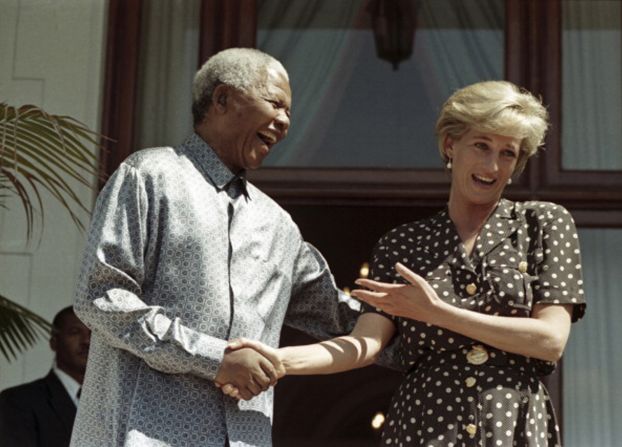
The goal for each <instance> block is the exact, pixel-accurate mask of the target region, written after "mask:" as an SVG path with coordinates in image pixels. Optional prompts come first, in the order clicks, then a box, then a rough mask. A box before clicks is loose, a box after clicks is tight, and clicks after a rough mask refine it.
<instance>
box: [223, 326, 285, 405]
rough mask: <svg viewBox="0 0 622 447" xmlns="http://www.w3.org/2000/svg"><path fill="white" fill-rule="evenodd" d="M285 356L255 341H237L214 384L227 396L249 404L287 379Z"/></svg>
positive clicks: (229, 348)
mask: <svg viewBox="0 0 622 447" xmlns="http://www.w3.org/2000/svg"><path fill="white" fill-rule="evenodd" d="M285 373H286V370H285V366H284V364H283V355H282V353H281V351H280V350H279V349H275V348H272V347H270V346H268V345H265V344H264V343H262V342H260V341H256V340H247V339H245V338H238V339H235V340H231V341H230V342H229V343H228V344H227V349H226V351H225V355H224V357H223V361H222V364H221V365H220V369H219V370H218V373H217V374H216V378H215V380H214V383H215V384H216V386H217V387H218V388H220V389H221V390H222V392H223V393H224V394H226V395H227V396H230V397H233V398H235V399H243V400H250V399H252V398H253V397H255V396H257V395H258V394H260V393H262V392H264V391H266V390H268V388H270V387H271V386H274V385H276V383H277V381H278V380H279V379H280V378H281V377H283V376H285Z"/></svg>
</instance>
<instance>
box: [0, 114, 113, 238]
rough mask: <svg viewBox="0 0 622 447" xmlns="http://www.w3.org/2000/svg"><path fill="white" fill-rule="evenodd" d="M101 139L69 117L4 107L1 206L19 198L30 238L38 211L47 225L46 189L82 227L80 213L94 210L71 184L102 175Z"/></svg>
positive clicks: (1, 117)
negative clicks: (43, 196) (8, 198)
mask: <svg viewBox="0 0 622 447" xmlns="http://www.w3.org/2000/svg"><path fill="white" fill-rule="evenodd" d="M101 138H102V137H101V136H100V135H99V134H97V133H96V132H93V131H92V130H90V129H88V128H87V127H86V126H85V125H84V124H82V123H81V122H79V121H77V120H75V119H74V118H71V117H69V116H62V115H52V114H49V113H47V112H45V111H44V110H42V109H40V108H39V107H36V106H32V105H25V106H21V107H12V106H9V105H7V104H5V103H0V182H1V183H0V203H3V204H5V203H6V196H7V195H9V194H10V195H14V196H16V197H18V198H19V200H20V202H21V204H22V207H23V209H24V212H25V214H26V232H27V237H28V239H29V240H30V238H31V236H32V229H33V224H34V216H35V210H38V211H39V212H40V218H41V223H42V224H43V221H44V210H43V207H42V206H41V205H42V201H41V192H42V190H47V191H48V192H49V193H50V194H51V195H52V196H53V197H54V198H55V199H56V200H57V201H58V202H59V203H60V204H61V205H62V206H63V207H64V208H65V210H67V212H68V213H69V215H70V217H71V219H72V220H73V221H74V223H75V224H76V225H77V226H78V228H80V229H84V225H83V223H82V221H81V220H80V218H79V212H80V211H83V212H86V213H88V212H89V211H90V210H89V209H88V208H87V206H86V205H85V203H84V202H83V201H82V200H81V199H80V196H79V195H78V193H77V192H76V191H75V190H74V188H73V187H72V186H71V184H70V183H69V182H70V181H76V182H77V184H78V185H83V186H85V187H88V188H91V187H92V185H91V181H90V178H91V176H93V175H95V176H97V175H98V169H97V155H96V154H93V152H92V151H91V148H93V147H95V148H101V146H100V144H99V141H100V139H101ZM2 185H5V186H6V187H5V188H3V187H2ZM1 194H4V199H3V196H2V195H1ZM5 207H6V206H5Z"/></svg>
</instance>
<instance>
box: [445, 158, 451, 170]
mask: <svg viewBox="0 0 622 447" xmlns="http://www.w3.org/2000/svg"><path fill="white" fill-rule="evenodd" d="M445 166H446V167H447V169H448V170H450V171H451V166H452V165H451V158H449V159H448V160H447V164H446V165H445Z"/></svg>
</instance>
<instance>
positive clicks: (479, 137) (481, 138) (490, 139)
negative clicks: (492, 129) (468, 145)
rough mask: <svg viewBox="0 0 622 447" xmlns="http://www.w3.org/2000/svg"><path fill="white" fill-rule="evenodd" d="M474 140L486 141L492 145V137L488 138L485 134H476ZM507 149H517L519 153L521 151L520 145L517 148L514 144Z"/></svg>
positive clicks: (507, 146)
mask: <svg viewBox="0 0 622 447" xmlns="http://www.w3.org/2000/svg"><path fill="white" fill-rule="evenodd" d="M473 138H475V139H480V140H486V141H488V142H491V143H492V138H490V137H488V136H486V135H484V134H481V135H480V134H475V135H473ZM505 147H506V148H508V149H515V150H517V151H520V144H519V145H518V147H516V146H514V145H512V144H508V145H506V146H505Z"/></svg>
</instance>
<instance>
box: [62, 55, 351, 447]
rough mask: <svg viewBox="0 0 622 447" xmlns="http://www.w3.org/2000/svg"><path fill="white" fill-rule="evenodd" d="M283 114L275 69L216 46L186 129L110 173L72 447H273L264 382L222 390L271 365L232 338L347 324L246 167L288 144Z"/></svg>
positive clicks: (270, 370) (85, 291)
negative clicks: (178, 140)
mask: <svg viewBox="0 0 622 447" xmlns="http://www.w3.org/2000/svg"><path fill="white" fill-rule="evenodd" d="M290 108H291V90H290V85H289V80H288V76H287V72H286V71H285V69H284V68H283V66H282V65H281V63H280V62H278V61H277V60H276V59H274V58H273V57H271V56H269V55H267V54H265V53H262V52H261V51H258V50H254V49H239V48H238V49H228V50H224V51H222V52H220V53H218V54H216V55H214V56H213V57H211V58H210V59H209V60H208V61H207V62H206V63H205V64H204V65H203V67H201V69H200V70H199V71H198V72H197V74H196V76H195V78H194V82H193V107H192V109H193V110H192V111H193V117H194V130H195V133H194V134H192V135H191V136H190V137H189V138H188V139H187V140H186V141H185V142H184V143H183V144H182V145H180V146H179V147H176V148H171V147H162V148H154V149H148V150H142V151H138V152H136V153H134V154H133V155H131V156H130V157H128V158H127V159H126V160H125V161H124V162H123V163H122V164H121V165H120V167H119V168H118V169H117V171H116V172H115V173H114V174H113V175H112V177H111V178H110V179H109V180H108V182H107V184H106V186H105V187H104V189H103V190H102V191H101V193H100V195H99V197H98V200H97V203H96V206H95V210H94V213H93V217H92V222H91V227H90V230H89V238H88V244H87V248H86V250H85V258H84V263H83V271H82V272H81V278H80V281H79V286H78V290H77V293H76V302H75V306H76V312H77V313H78V315H79V316H80V318H81V319H82V320H83V321H84V322H85V323H86V324H87V325H88V326H89V327H91V328H92V329H93V339H92V347H91V356H90V358H89V367H88V371H87V375H86V378H85V386H84V392H83V394H82V402H81V405H80V409H79V411H78V416H77V419H76V427H75V430H74V434H73V439H72V445H73V446H76V447H83V446H102V447H110V446H124V447H130V446H141V447H143V446H163V445H178V446H184V447H192V446H201V447H212V446H213V447H222V446H224V445H227V444H230V445H232V446H270V445H271V430H272V426H271V419H272V403H273V392H272V390H271V389H270V390H269V391H267V392H266V393H264V394H262V395H260V396H258V397H257V398H254V399H251V400H249V401H248V402H238V401H237V400H235V399H229V398H223V395H222V393H221V392H220V390H218V388H217V386H218V385H219V384H221V383H231V384H233V385H235V386H236V387H238V389H239V390H240V393H241V395H242V396H243V397H244V398H246V399H250V398H252V397H253V396H254V395H256V394H258V393H260V392H261V391H263V390H266V389H267V388H268V387H269V385H270V384H271V383H274V382H275V380H276V379H277V378H278V376H279V375H280V374H281V372H280V371H279V370H278V368H277V367H278V366H279V365H276V366H277V367H275V366H274V365H272V363H271V362H270V361H268V360H267V359H266V358H265V357H264V356H263V355H261V354H259V353H257V352H256V351H254V350H253V349H250V348H249V349H241V350H237V351H226V345H227V341H228V340H229V339H230V338H231V337H240V336H244V337H249V338H254V339H258V340H261V341H262V342H265V343H268V344H273V345H276V344H278V340H279V336H280V332H281V328H282V325H283V324H288V325H290V326H292V327H294V328H297V329H300V330H302V331H305V332H306V333H308V334H310V335H313V336H315V337H317V338H330V337H332V336H335V335H338V334H343V333H347V332H348V331H349V330H350V329H351V328H352V326H353V324H354V322H355V319H356V312H355V311H353V310H352V309H350V307H348V305H347V304H345V301H344V300H345V298H344V300H340V298H339V292H338V289H337V287H336V286H335V283H334V280H333V277H332V275H331V273H330V271H329V270H328V266H327V265H326V262H325V261H324V259H323V258H322V256H321V255H320V254H319V253H318V252H317V250H315V249H314V248H313V247H312V246H310V245H308V244H307V243H305V242H304V241H303V239H302V237H301V235H300V232H299V230H298V227H297V226H296V225H295V224H294V222H293V221H292V220H291V218H290V216H289V215H288V214H287V213H286V212H285V211H284V210H283V209H282V208H281V207H280V206H278V205H277V204H276V203H275V202H274V201H273V200H271V199H270V198H269V197H268V196H266V195H265V194H264V193H262V192H261V191H260V190H259V189H257V188H256V187H255V186H254V185H252V184H251V183H249V182H247V181H246V179H245V176H244V173H245V170H246V169H255V168H257V167H259V166H260V165H261V162H262V161H263V159H264V158H265V157H266V156H267V155H268V153H269V152H270V151H271V150H273V149H274V146H275V145H276V144H277V143H278V142H280V141H281V140H282V139H283V138H285V136H286V135H287V132H288V129H289V125H290ZM340 303H341V304H340Z"/></svg>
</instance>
